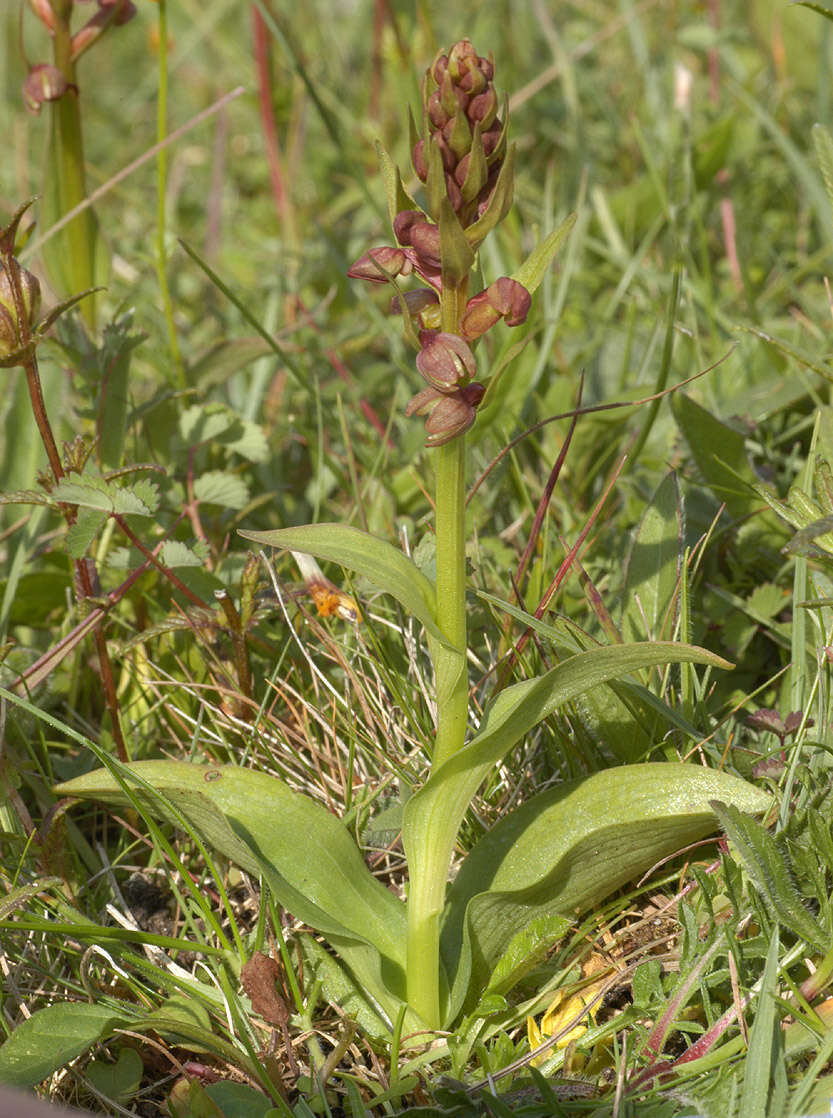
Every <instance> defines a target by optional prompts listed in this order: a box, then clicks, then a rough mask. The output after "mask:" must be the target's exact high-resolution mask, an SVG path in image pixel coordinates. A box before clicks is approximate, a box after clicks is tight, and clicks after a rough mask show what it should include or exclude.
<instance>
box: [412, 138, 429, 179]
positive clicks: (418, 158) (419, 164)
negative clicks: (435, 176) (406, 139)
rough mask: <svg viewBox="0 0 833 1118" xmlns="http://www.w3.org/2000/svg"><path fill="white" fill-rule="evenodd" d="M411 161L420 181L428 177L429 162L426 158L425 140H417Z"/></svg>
mask: <svg viewBox="0 0 833 1118" xmlns="http://www.w3.org/2000/svg"><path fill="white" fill-rule="evenodd" d="M411 163H412V164H413V167H414V172H415V174H416V176H417V178H418V179H419V181H420V182H425V180H426V179H427V178H428V163H427V161H426V159H425V140H417V142H416V143H415V144H414V150H413V152H412V154H411Z"/></svg>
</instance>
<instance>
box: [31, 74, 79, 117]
mask: <svg viewBox="0 0 833 1118" xmlns="http://www.w3.org/2000/svg"><path fill="white" fill-rule="evenodd" d="M68 89H69V82H68V81H67V79H66V78H65V77H64V75H63V74H62V73H61V71H60V70H59V69H58V67H57V66H50V65H49V64H48V63H46V62H40V63H38V65H37V66H33V67H32V68H31V70H30V71H29V75H28V77H27V78H26V81H25V82H24V83H23V102H24V104H25V105H26V108H27V109H28V110H29V111H30V112H32V113H39V112H40V107H41V105H42V104H44V102H45V101H57V100H58V99H59V98H61V97H63V95H64V94H65V93H66V91H67V90H68Z"/></svg>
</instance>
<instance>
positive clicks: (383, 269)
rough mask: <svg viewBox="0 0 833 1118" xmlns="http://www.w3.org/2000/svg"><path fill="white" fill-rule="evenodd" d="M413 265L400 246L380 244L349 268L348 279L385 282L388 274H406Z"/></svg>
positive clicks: (408, 273)
mask: <svg viewBox="0 0 833 1118" xmlns="http://www.w3.org/2000/svg"><path fill="white" fill-rule="evenodd" d="M413 269H414V266H413V264H412V262H411V261H410V260H409V258H408V257H407V256H406V254H405V253H404V252H403V251H402V249H401V248H392V247H390V246H389V245H382V246H381V247H379V248H371V249H369V250H368V251H367V252H366V253H365V254H364V256H360V257H359V259H358V260H357V261H356V263H355V264H354V265H353V266H352V268H350V269H349V271H348V272H347V275H348V276H349V277H350V279H363V280H368V281H369V282H370V283H387V282H388V278H389V277H390V276H408V275H410V274H411V272H412V271H413Z"/></svg>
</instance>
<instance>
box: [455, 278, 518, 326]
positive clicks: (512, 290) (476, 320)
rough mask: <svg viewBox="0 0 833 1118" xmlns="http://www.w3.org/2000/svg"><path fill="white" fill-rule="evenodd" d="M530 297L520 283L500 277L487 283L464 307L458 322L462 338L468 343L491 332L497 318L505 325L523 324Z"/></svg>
mask: <svg viewBox="0 0 833 1118" xmlns="http://www.w3.org/2000/svg"><path fill="white" fill-rule="evenodd" d="M531 303H532V297H531V295H530V294H529V292H528V291H527V289H526V288H525V287H524V285H523V284H522V283H518V281H517V280H513V279H510V278H509V276H501V277H500V279H497V280H495V282H494V283H490V284H489V286H488V287H487V288H486V289H485V291H481V292H480V294H479V295H474V296H473V297H472V298H471V299H469V301H468V303H467V304H466V309H465V311H464V312H463V317H462V319H461V321H460V331H461V333H462V334H463V337H465V338H467V339H468V340H469V341H472V340H473V339H474V338H479V337H480V336H481V334H485V333H486V331H487V330H491V328H492V327H493V326H494V324H495V323H496V322H497V321H498V320H499V319H501V318H504V319H505V320H506V325H507V326H520V325H521V323H523V322H526V316H527V315H528V314H529V308H530V305H531Z"/></svg>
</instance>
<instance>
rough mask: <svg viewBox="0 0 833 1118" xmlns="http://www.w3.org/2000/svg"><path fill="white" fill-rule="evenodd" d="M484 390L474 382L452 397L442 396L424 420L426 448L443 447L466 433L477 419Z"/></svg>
mask: <svg viewBox="0 0 833 1118" xmlns="http://www.w3.org/2000/svg"><path fill="white" fill-rule="evenodd" d="M485 392H486V389H485V388H484V387H483V385H482V384H478V383H477V382H475V383H474V384H470V385H468V387H467V388H463V389H461V390H460V391H459V392H456V393H455V394H454V395H453V396H443V398H442V399H441V400H439V401H438V402H437V404H436V406H435V407H433V408H432V409H431V414H430V415H429V416H428V418H427V419H426V420H425V431H426V433H427V435H428V438H427V439H426V440H425V445H426V446H443V445H444V444H445V443H450V442H451V440H452V439H456V438H457V436H458V435H462V434H463V432H464V431H468V429H469V427H471V425H472V424H473V423H474V421H475V419H476V418H477V405H478V404H479V403H480V401H481V400H482V399H483V396H484V394H485Z"/></svg>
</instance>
